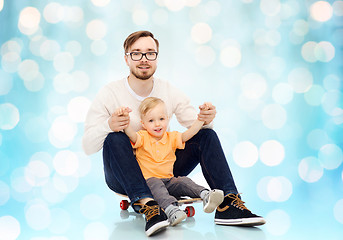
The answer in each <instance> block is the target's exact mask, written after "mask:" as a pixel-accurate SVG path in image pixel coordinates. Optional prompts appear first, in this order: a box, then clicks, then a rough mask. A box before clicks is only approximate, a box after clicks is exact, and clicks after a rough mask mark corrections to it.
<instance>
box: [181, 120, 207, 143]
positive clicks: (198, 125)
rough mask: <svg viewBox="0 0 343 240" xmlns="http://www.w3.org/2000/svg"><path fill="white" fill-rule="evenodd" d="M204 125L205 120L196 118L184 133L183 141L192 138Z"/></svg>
mask: <svg viewBox="0 0 343 240" xmlns="http://www.w3.org/2000/svg"><path fill="white" fill-rule="evenodd" d="M203 125H204V122H203V121H199V120H198V119H197V120H195V121H194V123H193V124H192V126H191V127H190V128H188V129H187V130H186V131H185V132H183V133H182V142H186V141H188V140H189V139H191V138H192V137H193V136H194V135H195V134H197V133H198V132H199V130H200V129H201V127H202V126H203Z"/></svg>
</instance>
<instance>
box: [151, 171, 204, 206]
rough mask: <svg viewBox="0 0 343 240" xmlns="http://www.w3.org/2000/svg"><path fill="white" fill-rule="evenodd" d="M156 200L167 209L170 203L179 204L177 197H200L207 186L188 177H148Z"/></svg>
mask: <svg viewBox="0 0 343 240" xmlns="http://www.w3.org/2000/svg"><path fill="white" fill-rule="evenodd" d="M146 182H147V184H148V186H149V188H150V191H151V193H152V195H153V197H154V199H155V201H156V202H157V203H158V205H160V207H162V208H163V209H166V208H167V207H168V206H169V205H171V204H174V205H177V198H180V197H184V196H187V197H191V198H199V197H200V193H201V191H203V190H206V188H204V187H202V186H199V185H198V184H196V183H195V182H193V181H192V180H191V179H190V178H188V177H172V178H155V177H152V178H148V179H147V180H146Z"/></svg>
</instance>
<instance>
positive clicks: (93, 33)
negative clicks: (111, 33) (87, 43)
mask: <svg viewBox="0 0 343 240" xmlns="http://www.w3.org/2000/svg"><path fill="white" fill-rule="evenodd" d="M86 33H87V36H88V37H89V38H90V39H92V40H100V39H102V38H104V37H105V36H106V34H107V25H106V24H105V23H104V22H103V21H102V20H100V19H95V20H92V21H90V22H89V23H88V24H87V28H86Z"/></svg>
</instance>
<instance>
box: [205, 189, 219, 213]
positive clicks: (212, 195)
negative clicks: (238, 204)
mask: <svg viewBox="0 0 343 240" xmlns="http://www.w3.org/2000/svg"><path fill="white" fill-rule="evenodd" d="M223 200H224V192H223V191H222V190H218V189H213V190H211V191H209V192H208V193H207V194H206V195H205V197H204V198H203V200H202V201H203V204H204V212H206V213H211V212H213V211H214V210H215V209H216V208H217V207H218V206H219V204H221V203H222V202H223Z"/></svg>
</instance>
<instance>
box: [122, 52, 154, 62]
mask: <svg viewBox="0 0 343 240" xmlns="http://www.w3.org/2000/svg"><path fill="white" fill-rule="evenodd" d="M138 53H139V54H141V57H140V58H139V59H133V58H132V54H138ZM149 53H155V54H156V57H155V58H154V59H149V57H148V55H147V54H149ZM126 55H130V57H131V60H132V61H140V60H142V58H143V57H144V56H145V58H146V59H147V60H148V61H155V60H156V59H157V56H158V52H152V51H150V52H146V53H142V52H130V53H126Z"/></svg>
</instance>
